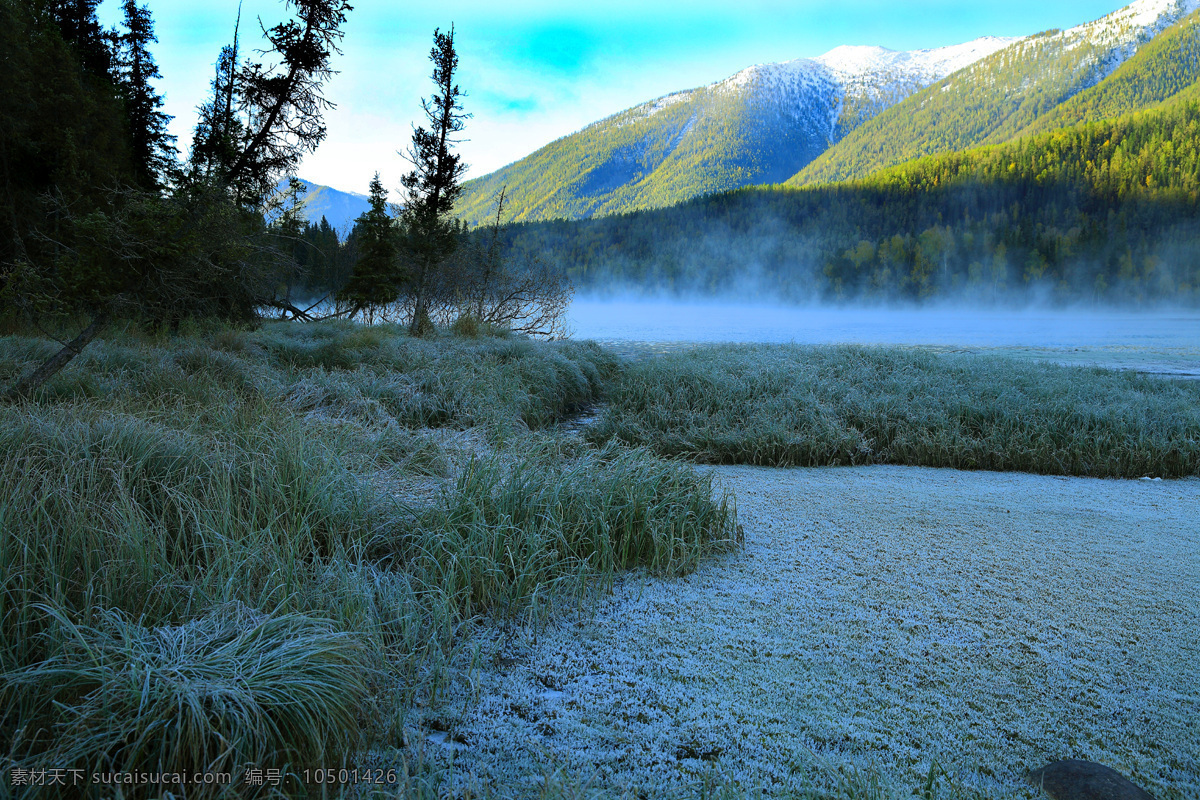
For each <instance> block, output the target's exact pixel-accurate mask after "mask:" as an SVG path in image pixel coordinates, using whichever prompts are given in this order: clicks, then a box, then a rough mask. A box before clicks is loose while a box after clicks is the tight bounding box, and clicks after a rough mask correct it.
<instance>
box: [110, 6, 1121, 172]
mask: <svg viewBox="0 0 1200 800" xmlns="http://www.w3.org/2000/svg"><path fill="white" fill-rule="evenodd" d="M139 2H142V3H143V4H146V5H148V6H149V8H150V11H151V13H152V14H153V17H154V21H155V32H156V34H157V35H158V39H159V41H158V44H157V45H155V46H154V47H153V51H152V52H153V54H154V56H155V59H156V61H157V62H158V65H159V69H160V71H161V72H162V74H163V78H162V79H161V80H160V81H159V82H158V89H159V92H160V93H161V94H163V95H164V96H165V99H166V104H165V109H164V110H165V111H166V113H168V114H171V115H173V116H174V117H175V119H174V120H173V121H172V123H171V132H172V133H174V134H175V135H176V136H178V137H179V144H180V145H181V147H182V148H184V150H185V152H186V148H187V146H188V144H189V143H190V141H191V131H192V128H193V127H194V125H195V119H196V108H197V107H198V106H199V105H200V104H201V103H202V102H204V100H205V98H206V96H207V94H208V91H209V87H210V84H211V81H212V76H213V69H214V63H215V62H216V58H217V54H218V52H219V51H220V49H221V47H222V45H224V44H227V43H229V41H230V40H231V38H232V32H233V26H234V21H235V20H236V18H237V11H238V2H239V0H202V1H201V2H197V0H139ZM351 2H352V3H353V5H354V10H353V11H352V12H351V13H350V15H349V18H348V20H347V23H346V26H345V29H344V30H345V38H344V40H343V41H342V51H343V54H342V55H341V56H335V58H334V68H335V69H337V70H339V74H337V75H335V76H334V77H333V79H332V80H331V82H330V83H329V85H328V86H327V88H326V92H325V95H326V97H327V98H328V99H330V100H332V101H333V102H334V103H336V104H337V108H336V109H335V110H333V111H331V112H329V113H328V114H327V115H326V124H327V127H328V131H329V133H328V138H327V139H326V140H325V142H324V143H323V144H322V145H321V146H320V148H319V149H318V150H317V151H316V152H315V153H313V154H311V155H309V156H307V157H306V158H305V160H304V162H303V163H302V165H301V166H300V169H299V174H300V176H301V177H303V178H306V179H307V180H310V181H313V182H315V183H319V184H324V185H327V186H332V187H334V188H336V189H340V190H342V191H352V192H359V193H365V192H366V191H367V185H368V183H369V182H370V180H371V177H372V175H374V173H375V172H376V171H378V172H379V173H380V175H381V177H382V179H383V184H384V186H385V187H387V188H388V189H389V190H393V191H394V190H395V189H396V188H397V187H398V186H399V183H400V177H401V176H402V175H403V174H404V173H405V172H406V171H407V168H408V165H407V163H406V162H405V161H404V160H403V159H402V158H401V156H400V155H399V154H398V151H401V150H404V149H406V148H407V147H408V145H409V142H410V141H411V138H412V130H413V125H414V124H422V123H424V120H423V118H422V117H421V98H422V97H423V96H428V95H430V94H431V93H432V91H433V84H432V81H431V80H430V74H431V71H432V65H431V64H430V62H429V60H428V59H429V51H430V48H431V47H432V44H433V31H434V29H435V28H441V29H442V30H445V29H447V28H449V27H450V26H451V25H453V26H454V31H455V47H456V50H457V51H458V55H459V73H458V83H459V86H460V87H461V89H462V91H463V92H465V94H466V97H465V98H464V99H463V105H464V110H465V111H467V112H468V113H470V114H472V118H471V119H470V120H468V121H467V127H466V130H465V131H464V132H463V137H464V139H465V141H463V142H461V143H460V144H459V146H458V147H459V152H460V153H462V155H463V159H464V161H466V163H467V164H468V167H469V168H468V172H467V177H468V178H471V177H480V176H482V175H485V174H487V173H489V172H492V171H494V170H496V169H498V168H500V167H502V166H504V165H506V164H509V163H511V162H513V161H516V160H518V159H520V158H522V157H524V156H526V155H528V154H529V153H532V152H533V151H534V150H536V149H538V148H539V147H541V146H542V145H544V144H547V143H549V142H551V141H553V140H554V139H557V138H559V137H562V136H566V135H568V134H570V133H573V132H574V131H577V130H579V129H580V128H582V127H584V126H585V125H587V124H589V123H591V122H595V121H596V120H599V119H603V118H604V117H607V116H609V115H611V114H614V113H617V112H618V111H622V110H624V109H626V108H629V107H631V106H635V105H638V104H640V103H643V102H646V101H648V100H653V99H655V98H657V97H661V96H662V95H665V94H669V93H671V92H676V91H681V90H685V89H692V88H695V87H697V86H703V85H706V84H709V83H713V82H715V81H719V80H723V79H724V78H727V77H729V76H730V75H733V74H734V73H736V72H738V71H739V70H741V69H744V68H746V67H748V66H751V65H753V64H765V63H772V62H778V61H790V60H792V59H795V58H806V57H814V56H818V55H820V54H822V53H825V52H827V51H829V50H831V49H833V48H834V47H837V46H839V45H843V44H858V45H880V46H883V47H888V48H891V49H893V50H916V49H924V48H933V47H942V46H946V45H951V44H958V43H961V42H966V41H970V40H971V39H976V38H979V37H981V36H1024V35H1027V34H1030V33H1036V32H1038V31H1042V30H1046V29H1048V28H1069V27H1073V26H1075V25H1078V24H1080V23H1083V22H1088V21H1090V20H1093V19H1096V18H1098V17H1101V16H1104V15H1105V14H1108V13H1110V12H1112V11H1115V10H1116V9H1117V8H1120V7H1121V6H1122V5H1124V4H1123V3H1122V2H1120V0H1054V2H1046V0H1004V1H1003V2H992V1H991V0H977V2H947V1H946V0H921V1H920V2H911V3H904V2H880V0H800V1H799V2H787V3H785V2H775V1H774V0H736V1H734V0H723V1H721V2H716V1H714V0H691V2H675V0H605V2H599V3H592V2H572V3H564V2H562V1H561V0H534V1H533V2H526V1H523V0H514V1H512V2H506V3H497V2H494V0H439V2H424V1H422V0H417V1H415V2H398V1H397V0H351ZM120 13H121V12H120V3H119V1H118V0H103V2H102V4H101V6H100V16H101V18H102V20H103V21H104V22H105V23H106V24H108V25H115V24H116V23H117V22H118V21H119V19H120ZM286 14H287V8H286V6H285V4H284V2H283V1H282V0H242V28H241V30H242V47H243V52H246V51H247V50H248V49H249V48H253V47H257V46H259V45H260V43H261V42H262V39H261V35H260V31H259V26H258V21H257V20H259V19H261V21H262V24H263V25H265V26H266V27H271V26H273V25H275V24H276V23H278V22H280V21H282V20H283V19H285V18H286Z"/></svg>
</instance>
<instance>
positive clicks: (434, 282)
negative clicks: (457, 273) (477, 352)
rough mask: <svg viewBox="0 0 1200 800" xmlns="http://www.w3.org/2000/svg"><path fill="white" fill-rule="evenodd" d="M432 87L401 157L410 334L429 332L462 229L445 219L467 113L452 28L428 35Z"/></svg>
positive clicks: (457, 189)
mask: <svg viewBox="0 0 1200 800" xmlns="http://www.w3.org/2000/svg"><path fill="white" fill-rule="evenodd" d="M433 43H434V44H433V49H432V50H431V51H430V53H429V60H430V61H432V62H433V76H432V77H433V82H434V85H435V86H436V87H437V92H436V93H435V94H434V95H433V97H431V98H430V99H429V100H422V101H421V108H422V109H423V110H424V112H425V117H426V118H427V119H428V120H429V124H430V130H426V129H425V128H423V127H418V128H417V129H416V130H415V131H413V138H412V145H411V146H410V147H409V149H408V152H407V153H406V154H405V157H406V158H407V159H408V161H409V162H410V163H411V164H412V165H413V171H412V172H410V173H408V174H407V175H405V176H404V177H403V178H402V179H401V183H402V184H403V185H404V188H405V191H406V195H407V196H406V198H405V203H404V210H403V212H402V215H401V224H402V227H403V229H404V232H405V237H404V241H405V250H406V257H407V261H408V264H409V269H410V274H409V276H408V281H407V289H408V295H409V299H410V302H411V305H412V311H413V317H412V326H411V327H412V331H413V333H422V332H424V331H427V330H428V329H429V327H430V323H429V309H430V307H431V305H432V303H433V301H434V299H435V295H436V292H437V291H438V289H439V288H444V287H439V286H438V280H439V278H440V277H441V276H440V271H441V269H442V267H443V265H444V264H445V263H446V260H447V259H448V258H449V257H450V256H451V255H453V253H454V250H455V249H456V247H457V245H458V240H459V237H460V236H461V234H462V227H461V226H460V225H459V224H458V223H457V222H455V220H454V219H453V218H452V217H451V216H450V214H451V211H452V210H453V208H454V201H455V200H457V199H458V196H459V195H460V194H461V193H462V186H461V185H460V184H459V180H460V179H461V178H462V175H463V173H464V172H465V171H466V168H467V167H466V165H465V164H463V163H462V162H461V160H460V159H461V156H459V155H458V154H456V153H452V152H450V148H451V147H452V146H453V145H454V144H455V143H457V141H458V140H457V139H455V138H454V135H455V134H456V133H458V132H460V131H461V130H462V129H463V127H464V125H465V122H466V120H467V119H469V118H470V116H471V115H470V114H464V113H463V112H462V104H461V103H460V102H459V98H460V97H462V96H463V95H462V92H461V91H459V88H458V86H457V85H456V84H455V83H454V72H455V70H456V69H457V68H458V54H457V53H455V52H454V27H453V26H451V28H450V32H449V33H442V32H441V31H440V30H434V32H433Z"/></svg>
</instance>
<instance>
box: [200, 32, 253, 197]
mask: <svg viewBox="0 0 1200 800" xmlns="http://www.w3.org/2000/svg"><path fill="white" fill-rule="evenodd" d="M241 22H242V20H241V14H240V13H239V15H238V20H237V22H236V23H235V24H234V26H233V42H232V43H231V44H227V45H225V46H224V47H222V48H221V53H220V55H218V56H217V70H216V75H214V76H213V80H212V93H211V95H210V96H209V99H208V101H207V102H205V103H204V105H202V106H200V114H199V118H198V119H197V120H196V132H195V134H194V135H193V136H192V154H191V167H192V177H193V179H201V178H202V179H207V180H217V179H218V178H220V177H223V176H225V175H228V174H229V172H230V170H231V169H232V168H233V164H234V162H235V161H236V160H237V157H238V147H239V145H240V143H241V139H242V135H243V133H244V127H243V125H242V124H241V120H239V119H238V116H237V108H236V105H235V103H236V102H237V69H238V45H239V41H238V33H239V31H240V29H241Z"/></svg>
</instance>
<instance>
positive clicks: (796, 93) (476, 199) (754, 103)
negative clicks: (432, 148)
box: [455, 37, 1015, 224]
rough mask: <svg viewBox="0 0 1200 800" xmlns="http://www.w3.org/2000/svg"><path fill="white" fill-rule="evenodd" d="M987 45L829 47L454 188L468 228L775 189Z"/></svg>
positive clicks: (640, 109)
mask: <svg viewBox="0 0 1200 800" xmlns="http://www.w3.org/2000/svg"><path fill="white" fill-rule="evenodd" d="M1014 41H1015V40H1013V39H1001V38H996V37H987V38H983V39H977V40H975V41H973V42H967V43H966V44H960V45H955V46H952V47H943V48H938V49H934V50H919V51H913V52H896V51H892V50H887V49H885V48H882V47H838V48H835V49H834V50H831V51H830V52H828V53H826V54H825V55H823V56H820V57H818V58H816V59H797V60H795V61H788V62H785V63H781V64H766V65H760V66H753V67H749V68H747V69H744V70H742V71H741V72H739V73H737V74H736V75H733V76H732V77H730V78H728V79H726V80H724V81H720V82H718V83H714V84H712V85H709V86H705V87H701V88H699V89H693V90H690V91H684V92H677V93H675V94H670V95H667V96H665V97H660V98H658V99H657V100H653V101H651V102H649V103H644V104H642V105H640V106H637V107H635V108H631V109H629V110H627V111H623V112H621V113H619V114H615V115H613V116H611V117H608V118H607V119H604V120H601V121H599V122H596V123H593V124H592V125H589V126H588V127H586V128H584V129H583V130H581V131H579V132H577V133H574V134H571V135H569V136H566V137H563V138H561V139H558V140H557V141H555V142H552V143H550V144H549V145H546V146H545V147H543V148H541V149H540V150H538V151H537V152H535V153H533V154H532V155H530V156H528V157H526V158H524V159H521V160H520V161H517V162H516V163H513V164H510V165H508V166H507V167H504V168H503V169H501V170H498V171H497V172H494V173H492V174H490V175H487V176H484V177H483V178H479V179H477V180H474V181H469V182H468V183H467V184H466V185H465V187H464V193H463V196H462V198H461V200H460V201H459V204H458V206H457V207H456V209H455V210H456V213H457V214H458V215H459V216H460V217H461V218H463V219H465V220H467V221H468V222H469V223H471V224H479V223H482V222H485V221H487V220H488V219H489V218H490V217H491V216H492V215H493V214H494V213H495V195H496V194H497V192H498V191H499V190H500V189H501V187H507V200H506V207H507V208H508V209H509V210H510V212H511V213H510V215H507V219H508V220H510V221H525V220H536V219H549V218H555V217H564V218H581V217H590V216H600V215H606V214H613V213H620V212H626V211H632V210H637V209H645V208H658V207H662V206H667V205H671V204H673V203H677V202H680V201H682V200H686V199H688V198H691V197H695V196H698V195H703V194H709V193H712V192H718V191H723V190H727V189H734V188H738V187H741V186H748V185H753V184H761V183H779V182H782V181H784V180H786V179H788V178H789V177H791V176H792V175H794V174H795V173H796V172H797V171H798V170H800V169H801V168H802V167H804V166H805V165H806V164H808V163H809V162H810V161H812V160H813V159H814V158H816V157H817V156H819V155H820V154H821V153H823V152H824V151H825V150H826V149H828V147H829V146H830V145H831V144H832V143H834V142H837V141H838V140H840V139H841V138H842V137H844V136H846V135H847V134H848V133H849V132H851V131H854V130H855V129H856V128H858V127H859V126H861V125H862V124H863V123H864V122H866V121H868V120H870V119H871V118H873V117H874V116H875V115H877V114H879V113H880V112H881V111H883V110H884V109H886V108H888V107H890V106H891V105H893V104H895V103H896V102H898V101H900V100H902V99H904V98H905V97H908V96H909V95H911V94H912V93H913V92H915V91H918V90H920V89H921V88H922V87H925V86H928V85H929V84H930V83H933V82H935V81H937V80H939V79H941V78H943V77H945V76H947V75H950V74H952V73H954V72H956V71H958V70H961V69H963V68H964V67H967V66H969V65H970V64H972V63H974V62H976V61H978V60H979V59H981V58H984V57H986V56H988V55H990V54H992V53H994V52H996V51H998V50H1001V49H1003V48H1005V47H1006V46H1008V45H1010V44H1012V42H1014Z"/></svg>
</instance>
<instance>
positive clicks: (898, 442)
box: [588, 345, 1200, 478]
mask: <svg viewBox="0 0 1200 800" xmlns="http://www.w3.org/2000/svg"><path fill="white" fill-rule="evenodd" d="M609 401H610V405H609V407H608V410H607V411H606V413H605V415H604V417H603V419H602V421H601V422H600V424H598V425H596V426H593V427H592V428H591V429H589V431H588V436H589V438H591V439H592V440H593V441H606V440H608V439H610V438H615V439H617V440H619V441H621V442H623V443H625V444H629V445H635V446H645V447H648V448H650V449H651V450H653V451H654V452H656V453H658V454H660V455H665V456H672V457H673V456H682V457H687V458H690V459H694V460H696V461H699V462H702V463H713V464H757V465H763V466H823V465H835V464H843V465H845V464H872V463H886V464H911V465H921V466H931V467H955V468H959V469H989V470H1017V471H1023V472H1035V473H1048V474H1058V475H1087V476H1096V477H1125V478H1131V477H1140V476H1144V475H1153V476H1162V477H1182V476H1187V475H1196V474H1200V384H1198V383H1195V382H1177V381H1171V380H1164V379H1159V378H1153V377H1146V376H1140V375H1137V374H1133V373H1127V372H1115V371H1110V370H1104V369H1099V368H1085V367H1063V366H1056V365H1052V364H1033V363H1025V362H1019V361H1015V360H1011V359H1005V358H1003V357H985V356H970V355H936V354H933V353H929V352H923V351H915V350H901V349H896V348H869V347H846V346H839V347H802V346H763V345H746V346H740V345H731V346H716V347H705V348H699V349H696V350H693V351H688V352H683V353H676V354H670V355H665V356H661V357H659V358H655V359H647V360H643V361H640V362H638V363H635V364H632V365H630V366H629V368H628V369H627V370H626V371H625V372H624V373H623V374H622V375H621V377H620V378H619V379H618V380H617V381H616V382H615V385H614V387H613V389H612V390H611V392H610V396H609Z"/></svg>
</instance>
